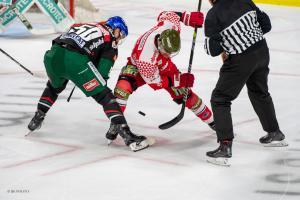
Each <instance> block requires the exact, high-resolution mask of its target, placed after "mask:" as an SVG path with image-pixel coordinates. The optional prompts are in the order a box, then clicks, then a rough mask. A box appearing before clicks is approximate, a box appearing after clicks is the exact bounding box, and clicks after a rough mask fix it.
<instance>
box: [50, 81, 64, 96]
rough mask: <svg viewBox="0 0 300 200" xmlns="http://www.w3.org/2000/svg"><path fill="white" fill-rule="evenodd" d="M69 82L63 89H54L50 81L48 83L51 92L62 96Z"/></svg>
mask: <svg viewBox="0 0 300 200" xmlns="http://www.w3.org/2000/svg"><path fill="white" fill-rule="evenodd" d="M67 83H68V81H67V80H66V81H65V82H64V84H63V85H62V86H61V87H58V88H54V87H53V86H52V84H51V82H50V81H48V82H47V87H48V88H49V89H50V91H51V92H53V93H55V94H60V93H61V92H62V91H63V90H64V89H66V86H67Z"/></svg>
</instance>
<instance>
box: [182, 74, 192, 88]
mask: <svg viewBox="0 0 300 200" xmlns="http://www.w3.org/2000/svg"><path fill="white" fill-rule="evenodd" d="M194 80H195V77H194V74H191V73H183V74H180V81H179V87H180V88H188V87H189V88H190V87H193V85H194Z"/></svg>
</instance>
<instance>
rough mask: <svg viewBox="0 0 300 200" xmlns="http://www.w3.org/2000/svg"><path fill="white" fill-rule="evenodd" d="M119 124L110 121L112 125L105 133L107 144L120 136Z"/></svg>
mask: <svg viewBox="0 0 300 200" xmlns="http://www.w3.org/2000/svg"><path fill="white" fill-rule="evenodd" d="M119 126H120V125H117V124H113V123H110V127H109V129H108V131H107V133H106V135H105V137H106V139H107V144H108V145H110V144H111V143H112V141H114V140H115V139H116V138H117V137H118V134H119V133H118V131H119Z"/></svg>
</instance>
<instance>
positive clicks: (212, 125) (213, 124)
mask: <svg viewBox="0 0 300 200" xmlns="http://www.w3.org/2000/svg"><path fill="white" fill-rule="evenodd" d="M208 126H209V127H210V128H211V129H212V130H214V131H216V124H215V122H211V123H209V124H208Z"/></svg>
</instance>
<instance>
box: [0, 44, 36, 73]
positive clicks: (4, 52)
mask: <svg viewBox="0 0 300 200" xmlns="http://www.w3.org/2000/svg"><path fill="white" fill-rule="evenodd" d="M0 51H1V52H2V53H3V54H4V55H6V56H7V57H9V58H10V59H11V60H12V61H14V62H15V63H17V64H18V65H19V66H20V67H22V68H23V69H24V70H25V71H27V72H28V73H29V74H31V75H32V76H34V74H33V73H32V71H30V70H29V69H27V68H26V67H24V66H23V65H22V64H21V63H19V62H18V61H16V60H15V59H14V58H13V57H11V56H10V55H9V54H8V53H6V51H4V50H3V49H1V48H0Z"/></svg>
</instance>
